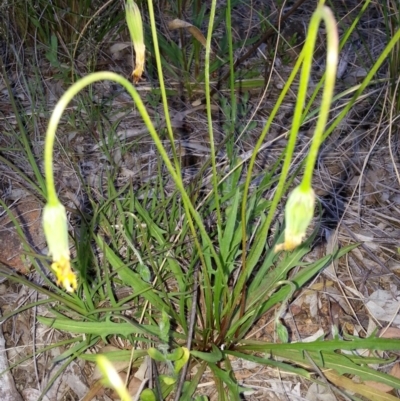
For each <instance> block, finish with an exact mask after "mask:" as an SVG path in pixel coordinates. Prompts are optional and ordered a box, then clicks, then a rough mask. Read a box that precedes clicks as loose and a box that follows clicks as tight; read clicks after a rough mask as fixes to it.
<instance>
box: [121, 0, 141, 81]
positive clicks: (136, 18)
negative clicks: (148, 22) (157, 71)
mask: <svg viewBox="0 0 400 401" xmlns="http://www.w3.org/2000/svg"><path fill="white" fill-rule="evenodd" d="M125 9H126V11H125V13H126V23H127V24H128V29H129V34H130V36H131V40H132V44H133V48H134V49H135V69H134V70H133V72H132V76H133V82H134V83H135V84H136V83H138V82H139V80H140V78H141V76H142V73H143V70H144V62H145V61H144V60H145V51H146V47H145V45H144V39H143V23H142V16H141V14H140V10H139V7H138V6H137V4H136V3H135V2H134V1H133V0H127V1H126V6H125Z"/></svg>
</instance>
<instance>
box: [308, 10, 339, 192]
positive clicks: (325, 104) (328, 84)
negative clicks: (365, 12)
mask: <svg viewBox="0 0 400 401" xmlns="http://www.w3.org/2000/svg"><path fill="white" fill-rule="evenodd" d="M317 11H318V13H316V22H317V24H318V25H319V23H320V20H321V19H323V20H324V22H325V26H326V30H327V32H328V35H327V57H326V81H325V86H324V91H323V93H322V102H321V109H320V113H319V118H318V121H317V125H316V127H315V133H314V136H313V140H312V143H311V148H310V152H309V154H308V157H307V161H306V166H305V171H304V176H303V180H302V182H301V184H300V186H301V188H302V189H303V190H306V189H308V188H310V187H311V182H312V175H313V172H314V167H315V162H316V161H317V157H318V151H319V148H320V146H321V143H322V137H323V133H324V130H325V125H326V122H327V121H328V116H329V110H330V107H331V102H332V97H333V94H334V88H335V81H336V70H337V64H338V47H339V36H338V32H337V29H336V22H335V17H334V15H333V13H332V11H331V10H330V9H329V8H328V7H325V6H323V7H322V8H321V10H317ZM317 18H318V19H317ZM306 58H307V57H306ZM310 58H311V61H312V53H311V57H310ZM307 68H308V71H305V73H307V74H308V75H309V74H310V71H311V63H310V64H309V65H308V64H307ZM304 69H305V67H304ZM304 69H303V71H304Z"/></svg>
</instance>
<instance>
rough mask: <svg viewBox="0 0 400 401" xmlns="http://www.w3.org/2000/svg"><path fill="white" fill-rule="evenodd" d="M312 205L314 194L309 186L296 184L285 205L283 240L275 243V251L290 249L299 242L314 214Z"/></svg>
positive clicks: (313, 204) (313, 203)
mask: <svg viewBox="0 0 400 401" xmlns="http://www.w3.org/2000/svg"><path fill="white" fill-rule="evenodd" d="M314 206H315V194H314V190H313V189H312V188H311V187H309V188H307V189H303V188H302V187H301V186H298V187H296V188H295V189H294V190H293V191H292V193H291V194H290V195H289V198H288V200H287V203H286V207H285V224H286V228H285V242H284V243H283V244H279V245H277V246H276V247H275V252H277V251H291V250H293V249H294V248H296V247H297V246H298V245H300V244H301V242H302V241H303V239H304V237H305V235H306V231H307V228H308V226H309V225H310V223H311V220H312V218H313V216H314Z"/></svg>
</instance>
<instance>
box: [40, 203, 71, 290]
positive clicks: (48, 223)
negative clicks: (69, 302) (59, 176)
mask: <svg viewBox="0 0 400 401" xmlns="http://www.w3.org/2000/svg"><path fill="white" fill-rule="evenodd" d="M43 229H44V234H45V237H46V241H47V245H48V248H49V256H51V257H52V260H53V263H52V265H51V268H52V270H53V271H54V273H55V274H56V277H57V285H60V286H62V287H64V288H65V289H66V290H67V291H68V292H74V291H75V290H76V288H77V279H76V275H75V273H74V272H73V271H72V270H71V264H70V254H69V245H68V221H67V214H66V211H65V207H64V206H63V205H62V204H61V203H60V202H59V201H58V199H57V201H54V202H52V203H47V204H46V206H45V207H44V209H43Z"/></svg>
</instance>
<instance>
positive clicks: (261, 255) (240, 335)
mask: <svg viewBox="0 0 400 401" xmlns="http://www.w3.org/2000/svg"><path fill="white" fill-rule="evenodd" d="M152 7H153V5H152V2H151V1H149V2H148V12H149V18H150V22H151V28H152V32H153V37H152V41H153V46H154V52H155V58H156V61H157V68H158V76H159V78H160V80H161V81H160V89H161V97H162V101H163V104H164V110H165V116H166V119H167V124H166V126H167V131H168V139H169V142H170V146H171V147H172V151H171V152H172V154H173V157H172V160H171V157H170V154H169V153H168V151H167V149H166V147H165V145H164V142H163V141H162V140H161V138H160V133H159V132H157V130H156V129H155V127H154V125H153V123H152V121H151V119H150V116H149V113H148V110H147V109H146V107H145V105H144V103H143V101H142V99H141V97H140V96H139V94H138V92H137V90H136V89H135V88H134V87H133V86H132V84H131V83H130V82H129V81H128V80H126V79H125V78H123V77H121V76H119V75H117V74H115V73H112V72H98V73H93V74H89V75H87V76H85V77H84V78H82V79H80V80H78V81H77V82H76V83H75V84H74V85H73V86H71V87H70V88H69V89H68V90H67V91H66V93H65V94H64V95H63V96H62V98H61V99H60V101H59V102H58V104H57V106H56V108H55V110H54V112H53V114H52V117H51V119H50V122H49V125H48V130H47V139H46V140H47V145H46V150H47V151H46V159H45V169H46V170H45V172H46V181H47V185H44V183H43V180H41V181H40V182H39V187H40V188H41V190H42V193H43V194H45V195H46V199H47V201H48V206H49V205H50V207H53V208H56V211H57V216H56V217H57V218H58V219H59V221H61V223H59V224H57V225H55V226H54V223H55V220H51V221H50V218H49V217H48V216H49V215H48V214H47V213H46V214H45V216H44V218H45V223H46V224H47V228H46V230H45V232H46V236H47V239H48V244H49V251H50V253H51V254H52V257H53V265H52V268H53V270H54V271H55V273H56V274H57V281H58V283H59V284H62V285H63V287H64V288H65V289H66V290H67V292H65V291H64V290H63V289H62V288H58V287H57V286H56V285H54V283H53V282H52V280H50V279H49V278H48V277H47V276H46V275H45V274H44V273H43V271H42V269H41V268H40V265H39V263H38V261H37V260H36V259H35V258H33V257H32V258H31V260H32V264H33V265H34V266H35V268H36V270H37V271H38V273H39V274H40V275H41V276H42V277H43V280H45V283H46V284H47V286H48V287H50V290H49V289H46V288H45V287H44V286H43V287H41V286H38V285H36V284H34V283H32V282H30V281H28V280H27V279H24V278H21V277H16V276H13V275H11V274H5V273H2V274H3V275H4V276H5V277H7V278H8V279H10V280H14V281H18V282H20V283H23V284H25V285H27V286H29V287H30V288H33V289H35V290H37V291H40V292H41V293H43V294H45V295H47V296H49V299H50V300H51V301H57V303H55V304H54V305H53V306H52V307H51V308H49V309H50V311H51V312H52V314H53V317H44V316H38V321H39V322H40V323H42V324H44V325H47V326H49V327H52V328H54V329H58V330H61V331H63V332H68V333H73V334H75V335H76V337H74V339H73V341H72V342H73V343H74V345H73V346H72V347H71V348H70V349H68V350H66V351H65V352H64V353H63V354H62V355H60V356H59V357H58V358H57V361H61V360H66V361H69V360H72V359H73V358H75V357H80V358H83V359H86V360H96V358H95V357H93V355H91V354H90V353H88V352H86V351H88V350H91V349H92V347H93V346H94V345H95V344H97V343H99V342H100V341H101V340H103V341H105V342H106V341H107V340H108V339H109V338H110V337H112V336H115V337H118V338H123V339H126V340H127V342H128V343H129V344H130V346H131V350H128V351H126V352H122V353H118V355H117V353H113V352H110V353H108V354H107V355H101V356H100V357H99V362H100V364H101V365H102V366H105V367H106V368H105V371H106V374H107V375H108V377H109V378H110V377H112V374H113V372H112V368H111V367H107V366H108V365H107V361H106V360H104V356H106V357H108V358H109V359H114V360H115V359H116V358H118V359H120V360H125V361H127V360H129V361H130V362H131V366H134V367H137V366H140V365H141V364H142V363H143V360H144V357H145V356H146V355H148V356H150V358H151V360H152V361H153V362H152V364H153V366H158V369H159V370H163V371H162V374H159V375H154V377H152V379H154V386H152V387H151V388H150V387H149V388H147V389H146V390H144V392H143V393H142V394H141V399H143V400H156V399H158V400H161V399H176V400H189V399H192V398H193V397H195V396H197V398H196V399H198V400H200V399H204V398H202V396H200V395H198V385H199V383H200V381H201V378H202V375H203V373H204V372H205V371H206V370H207V369H209V370H210V371H211V372H212V374H213V377H214V380H215V384H216V389H217V391H218V397H219V399H221V400H224V399H234V400H236V399H240V397H241V394H242V393H243V392H244V391H246V390H247V389H246V388H244V387H242V386H241V385H240V383H239V382H238V380H237V379H236V378H235V376H234V371H233V368H232V363H231V358H232V357H235V358H240V359H244V360H247V361H251V362H256V363H258V364H261V365H265V366H270V367H274V368H277V369H280V370H283V371H285V372H290V373H293V374H295V375H298V376H301V377H304V378H306V379H309V380H316V379H315V373H316V372H318V373H319V374H324V375H325V377H326V378H327V379H328V380H329V381H331V382H332V383H343V381H340V378H341V375H343V374H347V375H356V376H358V377H359V378H360V379H361V380H375V381H381V382H383V383H386V384H390V385H391V386H392V387H394V388H396V389H399V388H400V380H398V379H397V378H394V377H391V376H389V375H387V374H384V373H380V372H378V371H376V370H375V369H372V368H370V367H368V365H369V364H372V363H380V364H384V363H385V362H388V361H386V360H384V359H382V358H376V357H360V356H359V355H358V354H357V352H356V351H357V350H359V349H370V350H396V349H399V346H400V342H399V341H398V340H388V339H380V338H377V337H375V335H372V336H371V337H369V338H365V339H360V338H354V337H350V336H347V335H346V334H345V333H339V331H338V329H337V328H333V329H332V337H333V339H332V340H324V339H319V340H317V341H314V342H311V343H301V342H300V343H293V342H291V338H290V337H289V332H288V330H287V328H286V326H285V325H284V323H283V322H282V320H281V319H282V315H283V313H284V312H285V310H286V307H287V303H288V302H289V301H290V300H291V299H292V298H293V296H294V294H295V293H296V291H298V290H300V289H301V288H302V287H303V286H305V285H306V284H307V282H309V280H310V279H311V278H313V277H314V276H315V275H316V274H318V272H320V271H321V270H322V269H323V268H324V267H326V266H327V265H328V264H330V263H332V261H334V260H336V259H338V258H340V257H341V256H343V255H344V254H345V253H346V252H348V251H349V250H350V249H352V248H353V246H349V247H345V248H342V249H340V250H338V251H336V252H335V253H334V254H332V255H327V256H325V257H323V258H321V259H320V260H314V261H312V262H305V261H304V257H305V256H306V255H307V254H308V253H309V252H310V250H311V248H312V245H313V241H314V239H315V236H316V234H317V229H315V230H314V231H313V232H312V233H311V235H309V236H308V237H307V229H308V226H309V224H310V221H311V219H312V217H313V214H314V207H315V205H314V203H315V196H314V193H313V190H312V187H311V178H312V174H313V169H314V165H315V162H316V157H317V154H318V149H319V146H320V145H321V142H322V140H323V138H325V137H326V136H327V135H328V134H329V132H331V131H332V130H333V128H334V127H335V126H336V125H337V124H338V123H339V122H340V121H341V119H342V118H343V117H344V115H345V111H343V112H342V113H341V114H340V115H339V116H338V117H337V118H336V120H335V121H334V122H333V123H332V124H331V125H330V126H329V127H327V128H326V123H327V118H328V115H329V111H330V104H331V101H332V98H333V90H334V84H335V71H336V64H337V52H338V47H339V43H338V38H337V32H336V27H335V22H334V19H333V17H332V14H331V13H330V11H329V9H328V8H327V7H325V6H324V5H323V2H320V4H319V5H318V7H317V10H316V11H315V13H314V14H313V18H312V20H311V22H310V27H309V31H308V35H307V39H306V44H305V46H304V49H303V51H302V52H301V53H300V56H299V59H298V61H297V63H296V64H295V66H294V67H293V72H292V74H291V76H290V77H289V79H288V81H287V83H286V85H285V87H284V88H283V90H282V92H281V94H280V96H279V99H278V101H277V103H276V106H275V107H274V109H273V111H272V113H271V115H270V117H269V119H268V122H267V123H266V125H265V127H264V129H263V131H262V133H261V135H260V138H259V141H258V142H257V144H256V145H255V148H254V154H253V156H252V157H251V159H250V161H249V163H248V165H247V166H246V168H247V169H246V170H245V169H244V168H243V167H244V165H243V163H242V162H241V161H240V160H239V159H238V158H236V157H235V153H234V152H233V151H232V152H231V153H230V154H231V160H229V164H230V171H229V172H228V173H220V172H219V170H218V166H217V159H216V154H217V152H216V149H215V144H214V132H213V124H212V122H213V121H212V113H211V101H212V97H211V90H210V75H211V73H212V70H211V69H210V66H211V64H212V63H211V58H210V54H211V38H212V33H213V20H214V15H215V10H216V1H215V0H214V1H213V2H212V7H211V11H210V20H209V30H208V34H207V43H206V46H205V49H206V50H205V52H206V55H205V66H204V88H205V94H206V103H207V118H208V133H209V138H210V153H211V162H210V164H211V172H212V176H211V188H210V189H208V190H205V189H204V188H202V193H201V194H194V193H191V192H189V188H188V187H187V186H186V185H185V184H184V182H183V179H182V168H181V164H180V160H179V157H178V155H177V150H176V149H175V148H174V143H175V141H174V140H175V137H174V132H173V129H172V124H171V119H170V117H169V113H168V101H167V95H166V89H165V86H164V82H163V74H162V71H163V63H162V59H161V57H160V53H159V48H158V39H157V30H156V24H155V20H154V11H153V8H152ZM229 8H230V3H229V2H228V6H227V9H228V11H229ZM322 19H323V20H324V22H325V25H326V30H327V31H328V55H327V59H328V62H327V65H328V68H327V72H326V76H324V77H323V78H322V79H321V82H320V85H319V87H318V88H317V89H316V93H315V96H316V94H317V93H318V90H319V88H320V87H323V88H324V90H323V94H322V99H323V100H322V104H321V107H320V108H319V110H318V122H317V125H316V128H315V134H314V137H313V142H312V145H311V148H310V150H309V152H308V157H307V159H306V161H305V162H304V173H303V178H302V181H301V183H300V185H299V186H297V187H296V188H294V190H293V191H292V192H291V194H290V195H289V198H288V201H287V203H286V211H285V226H284V227H280V226H278V227H277V229H276V230H275V232H274V234H273V235H271V234H270V232H271V230H270V229H271V225H272V221H273V219H274V218H275V217H276V213H277V206H278V204H279V203H280V202H282V199H283V198H284V196H286V194H287V193H288V192H289V190H290V189H291V188H292V187H293V183H294V180H295V178H296V177H295V174H293V173H292V172H291V165H292V158H293V150H294V146H295V143H296V139H297V136H298V132H299V129H300V126H301V125H302V123H303V122H304V120H305V118H306V116H307V113H308V112H309V109H310V108H311V107H312V106H313V103H312V101H310V103H308V104H306V94H307V88H308V80H309V76H310V68H311V63H312V58H313V47H314V44H315V41H316V36H317V32H318V29H319V25H320V23H321V20H322ZM229 21H230V20H229V15H227V27H228V29H229V27H230V22H229ZM399 32H400V31H397V32H396V33H395V35H394V36H393V39H392V40H391V41H390V42H389V43H388V45H387V47H386V48H385V50H384V52H383V53H382V55H381V56H380V57H379V58H378V60H377V62H376V63H375V65H374V67H373V68H372V69H371V72H370V73H369V74H368V75H367V77H366V78H365V80H364V81H363V82H362V84H361V85H360V87H359V88H358V89H357V90H356V91H355V93H354V96H353V98H352V100H351V101H350V102H349V104H350V105H351V103H352V102H354V101H355V100H356V99H357V97H358V96H359V95H360V94H361V93H362V91H363V90H364V89H365V87H366V86H367V85H368V84H369V83H370V82H371V79H372V77H373V75H374V74H375V72H376V71H377V70H378V68H379V67H380V65H382V63H383V62H384V61H385V59H386V57H387V56H388V54H389V53H390V51H391V50H392V49H393V47H394V46H395V45H396V43H397V41H398V39H399V37H400V33H399ZM227 37H228V42H229V47H230V48H231V47H232V44H231V38H230V36H229V33H228V34H227ZM342 44H343V43H342ZM229 64H230V71H231V77H233V76H234V74H233V72H234V68H233V67H234V61H233V53H232V52H229ZM300 68H302V70H301V75H300V83H299V92H298V101H297V104H296V108H295V111H294V116H293V122H292V127H291V132H290V135H289V139H288V145H287V147H286V149H285V150H284V153H283V154H282V157H281V160H282V161H283V163H282V165H281V166H279V167H280V171H279V178H277V173H278V165H275V166H274V167H273V168H272V169H271V171H268V172H266V174H265V175H264V177H262V179H261V181H260V182H259V184H258V185H257V186H256V187H254V188H251V183H252V180H253V178H254V176H253V167H254V164H255V160H256V156H257V153H258V151H259V150H260V148H261V146H262V144H263V142H264V140H265V138H266V136H267V134H268V132H269V129H270V126H271V124H272V121H273V120H274V118H275V116H276V113H277V112H278V110H279V108H280V107H281V105H282V102H283V99H284V97H285V95H286V93H287V92H288V90H289V88H290V87H291V85H292V84H293V81H294V79H295V77H296V75H297V74H298V71H299V69H300ZM100 80H111V81H113V82H116V83H118V84H120V85H121V86H123V87H124V89H125V90H126V91H127V92H128V93H129V94H130V95H131V97H132V99H133V100H134V103H135V106H136V108H137V110H138V111H139V113H140V115H141V117H142V119H143V121H144V123H145V125H146V127H147V129H148V131H149V134H150V136H151V138H152V140H153V141H154V145H155V147H156V148H157V151H158V154H159V160H160V161H159V174H158V175H157V176H156V177H155V178H154V180H153V181H152V182H151V184H149V185H143V186H142V187H140V188H139V189H135V190H134V188H133V186H132V184H130V183H127V184H126V185H124V186H122V187H116V186H115V185H114V183H113V181H112V179H109V180H108V184H107V187H106V190H105V193H104V196H103V197H102V198H101V199H96V200H94V199H93V198H92V199H91V212H90V213H86V214H85V213H83V212H82V213H81V215H80V220H79V224H80V227H79V229H80V235H79V237H78V236H77V235H75V236H73V238H72V239H73V241H74V245H75V248H76V250H77V253H76V257H75V258H73V260H72V264H73V266H74V269H75V271H76V273H77V275H78V281H77V282H75V276H72V275H71V271H70V270H69V269H67V268H66V267H65V261H66V260H67V261H68V262H69V259H70V255H69V251H68V249H67V248H68V244H67V243H66V238H67V235H68V233H67V225H66V224H65V222H66V215H65V211H64V209H63V207H60V206H61V205H60V203H59V200H58V198H57V196H56V190H55V188H54V182H53V181H54V180H53V178H52V175H53V172H52V159H51V155H52V154H51V152H52V148H53V142H54V136H55V133H56V130H57V126H58V124H59V121H60V119H61V117H62V114H63V112H64V110H65V109H66V107H67V105H68V104H69V102H70V101H71V100H72V99H73V98H74V97H75V96H77V95H78V93H79V92H80V91H82V90H83V89H84V88H86V87H87V86H89V85H92V84H93V83H95V82H98V81H100ZM235 85H236V84H235V82H234V80H233V79H232V80H231V81H230V83H229V89H230V101H231V103H230V107H231V109H230V110H229V106H228V105H227V104H226V105H225V108H226V111H227V112H228V113H227V114H228V115H229V114H230V118H231V119H232V121H234V119H235V116H236V110H237V108H236V106H237V104H236V100H235ZM315 96H314V97H312V99H315ZM349 107H350V106H348V107H346V109H347V110H348V108H349ZM229 112H230V113H229ZM226 130H227V131H228V132H229V131H230V132H231V133H232V132H233V128H232V125H229V124H227V125H226ZM164 166H165V168H166V169H167V170H168V174H169V177H170V178H171V179H172V180H173V182H174V185H175V189H174V190H173V191H166V190H165V185H166V180H165V176H164V175H163V173H162V171H163V167H164ZM37 174H38V176H40V172H39V170H38V171H37ZM110 178H112V177H111V176H110ZM38 181H39V180H38ZM270 191H274V193H275V195H274V197H273V198H272V200H271V201H269V200H267V199H265V196H264V195H265V193H268V192H270ZM195 195H197V196H195ZM48 206H46V207H47V208H48ZM210 216H211V217H212V218H213V220H214V222H213V223H212V224H206V222H207V220H208V219H209V217H210ZM57 236H59V238H61V241H60V240H57ZM60 244H61V245H62V249H61V250H60V248H57V247H59V246H60ZM98 252H101V257H100V258H99V257H98V254H97V253H98ZM67 253H68V256H66V255H67ZM58 256H59V258H58ZM60 258H61V259H60ZM60 263H61V265H60ZM295 267H297V269H295ZM121 288H129V289H130V292H129V293H128V295H123V296H120V295H119V290H120V289H121ZM30 306H33V305H30ZM14 313H17V312H14ZM266 315H270V316H273V320H274V322H275V329H276V335H277V339H278V341H277V342H276V343H272V342H267V341H263V340H254V339H253V338H252V330H253V328H254V325H255V324H256V323H257V321H258V320H259V319H261V318H262V317H265V316H266ZM10 316H11V314H10V315H8V316H6V317H5V318H8V317H10ZM38 351H40V350H38ZM193 366H197V372H196V373H195V374H194V376H193V377H191V380H188V378H187V371H188V369H189V367H193ZM325 370H327V371H325ZM119 384H120V383H119ZM50 385H51V383H49V385H48V387H49V386H50ZM341 385H342V386H343V384H341ZM347 386H348V387H349V388H348V390H349V394H350V391H352V390H354V389H352V388H350V385H349V384H347ZM119 389H120V391H121V392H123V391H124V390H123V389H121V387H120V386H119ZM46 390H47V388H45V389H44V390H43V394H45V392H46ZM356 392H357V393H358V394H360V395H362V396H371V394H372V391H371V390H368V388H367V386H365V385H360V386H359V387H357V390H356ZM373 393H374V394H373V396H374V397H375V399H377V398H376V397H378V396H379V392H377V391H376V392H375V391H374V392H373ZM121 397H125V398H126V399H127V398H128V396H127V395H126V394H124V395H121ZM371 399H374V398H371ZM387 399H390V398H387Z"/></svg>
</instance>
